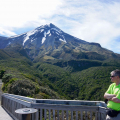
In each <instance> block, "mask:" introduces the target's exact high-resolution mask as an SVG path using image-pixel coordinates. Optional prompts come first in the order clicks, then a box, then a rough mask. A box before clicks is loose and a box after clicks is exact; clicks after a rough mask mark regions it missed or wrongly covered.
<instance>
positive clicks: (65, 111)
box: [1, 93, 106, 120]
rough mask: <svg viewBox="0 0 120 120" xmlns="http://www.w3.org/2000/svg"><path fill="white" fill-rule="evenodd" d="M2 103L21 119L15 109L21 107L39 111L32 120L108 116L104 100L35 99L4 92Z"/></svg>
mask: <svg viewBox="0 0 120 120" xmlns="http://www.w3.org/2000/svg"><path fill="white" fill-rule="evenodd" d="M1 102H2V103H1V105H2V106H3V107H4V108H5V109H6V110H7V111H8V112H9V114H11V115H12V116H13V118H15V120H17V119H18V120H20V119H21V118H20V115H18V114H16V113H15V112H14V111H15V110H16V109H20V108H26V107H27V108H36V109H38V112H37V113H35V114H33V115H32V116H33V117H32V120H39V118H40V120H42V119H43V118H44V119H45V120H46V119H49V120H50V119H53V120H56V119H57V118H59V119H60V120H64V118H65V119H67V120H73V118H74V119H76V120H79V119H80V120H93V119H95V120H104V119H105V116H106V104H105V103H104V102H103V101H83V100H58V99H34V98H28V97H24V96H19V95H13V94H8V93H4V94H3V95H2V101H1Z"/></svg>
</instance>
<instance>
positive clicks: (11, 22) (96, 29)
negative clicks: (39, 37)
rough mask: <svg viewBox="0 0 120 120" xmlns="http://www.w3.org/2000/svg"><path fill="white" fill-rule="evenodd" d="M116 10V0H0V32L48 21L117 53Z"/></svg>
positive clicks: (119, 17)
mask: <svg viewBox="0 0 120 120" xmlns="http://www.w3.org/2000/svg"><path fill="white" fill-rule="evenodd" d="M119 13H120V2H119V0H84V1H83V0H0V16H1V19H0V34H2V35H8V36H10V35H14V34H16V33H17V32H16V31H15V30H18V29H19V28H20V29H21V28H27V27H28V28H30V27H32V28H36V27H38V26H40V25H44V24H47V23H50V22H51V23H53V24H55V25H56V26H58V27H60V28H61V29H62V30H63V31H65V32H67V33H69V34H71V35H73V36H75V37H78V38H80V39H83V40H85V41H88V42H97V43H100V44H101V45H102V46H103V47H105V48H108V49H111V50H113V51H117V52H118V51H119V53H120V50H118V48H119V43H118V42H117V41H116V37H118V36H120V14H119ZM24 32H26V31H24ZM113 41H114V42H113ZM117 43H118V44H117ZM117 45H118V46H117ZM113 46H116V47H115V48H114V47H113Z"/></svg>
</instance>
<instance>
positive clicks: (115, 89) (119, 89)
mask: <svg viewBox="0 0 120 120" xmlns="http://www.w3.org/2000/svg"><path fill="white" fill-rule="evenodd" d="M106 93H108V94H114V95H116V97H117V98H118V99H120V84H119V85H117V86H116V84H115V83H112V84H111V85H110V86H109V88H108V90H107V91H106ZM107 107H108V108H111V109H113V110H117V111H120V103H115V102H113V101H108V104H107Z"/></svg>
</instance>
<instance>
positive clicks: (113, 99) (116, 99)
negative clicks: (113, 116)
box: [111, 97, 120, 103]
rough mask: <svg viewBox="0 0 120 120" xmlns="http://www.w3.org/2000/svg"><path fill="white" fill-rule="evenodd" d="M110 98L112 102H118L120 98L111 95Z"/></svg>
mask: <svg viewBox="0 0 120 120" xmlns="http://www.w3.org/2000/svg"><path fill="white" fill-rule="evenodd" d="M111 100H112V101H113V102H115V103H120V99H118V98H116V97H113V98H112V99H111Z"/></svg>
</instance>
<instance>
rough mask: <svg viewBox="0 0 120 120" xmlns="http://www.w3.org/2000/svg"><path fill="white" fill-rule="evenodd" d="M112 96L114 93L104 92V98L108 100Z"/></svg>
mask: <svg viewBox="0 0 120 120" xmlns="http://www.w3.org/2000/svg"><path fill="white" fill-rule="evenodd" d="M113 97H116V95H114V94H108V93H105V94H104V98H106V99H108V100H112V98H113Z"/></svg>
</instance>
